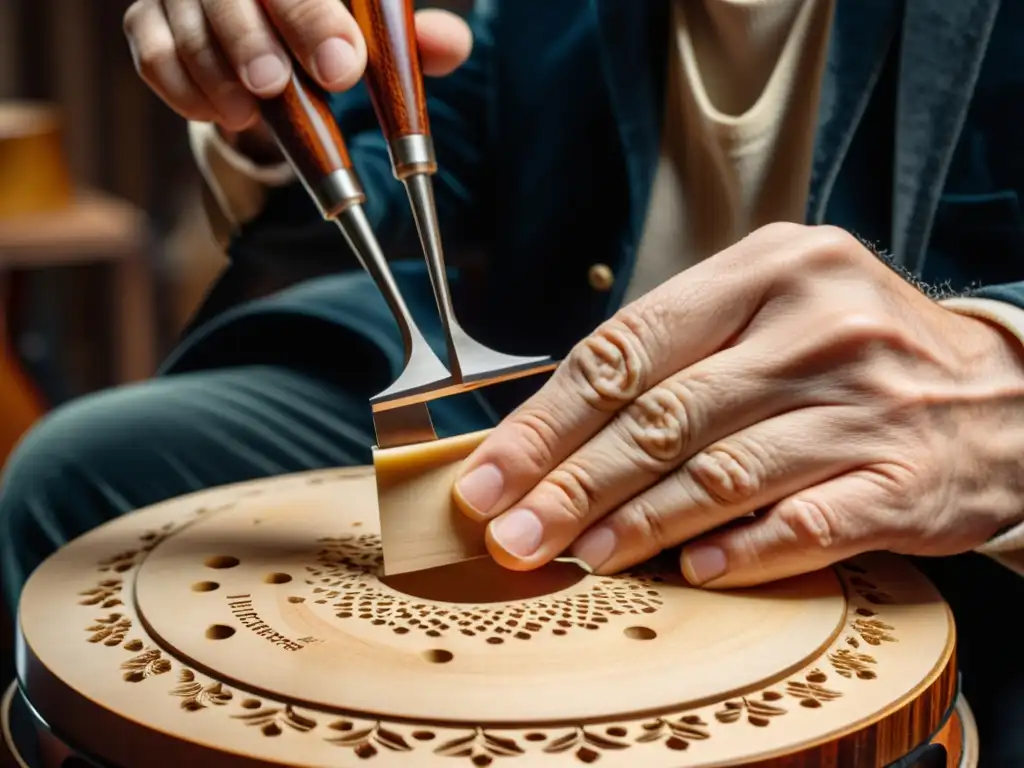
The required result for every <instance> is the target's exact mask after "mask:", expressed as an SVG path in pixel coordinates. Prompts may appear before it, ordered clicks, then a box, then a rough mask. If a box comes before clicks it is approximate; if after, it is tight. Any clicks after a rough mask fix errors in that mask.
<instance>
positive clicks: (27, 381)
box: [0, 102, 72, 465]
mask: <svg viewBox="0 0 1024 768" xmlns="http://www.w3.org/2000/svg"><path fill="white" fill-rule="evenodd" d="M71 203H72V182H71V177H70V174H69V172H68V164H67V160H66V158H65V156H64V149H63V144H62V139H61V130H60V119H59V117H58V115H57V114H56V111H55V110H53V109H52V108H49V107H47V106H45V105H39V104H28V103H19V102H6V103H0V226H3V224H4V223H5V222H15V221H17V220H19V219H20V218H21V217H24V216H29V217H36V216H40V215H45V214H52V213H56V212H58V211H62V210H64V209H66V208H67V207H68V206H69V205H71ZM11 289H12V285H11V281H10V280H9V275H7V274H4V273H0V465H2V464H3V463H4V462H6V460H7V457H8V456H9V455H10V453H11V451H13V450H14V446H15V445H16V444H17V443H18V441H19V440H20V439H21V436H22V435H23V434H24V433H25V432H27V431H28V429H29V428H30V427H31V426H32V424H33V423H35V421H36V420H37V419H38V418H39V417H40V416H42V415H43V413H45V412H46V403H45V401H44V398H43V397H42V395H41V394H40V393H39V391H38V389H37V387H36V386H35V384H34V383H33V382H32V380H31V377H30V376H29V374H28V372H27V371H26V370H25V369H24V366H22V364H21V362H20V360H19V359H18V356H17V354H16V352H15V350H14V348H13V346H12V341H11V336H10V333H9V329H8V323H7V319H8V310H9V307H10V302H11V298H12V295H11Z"/></svg>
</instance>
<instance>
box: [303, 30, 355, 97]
mask: <svg viewBox="0 0 1024 768" xmlns="http://www.w3.org/2000/svg"><path fill="white" fill-rule="evenodd" d="M356 65H357V60H356V49H355V48H353V47H352V43H350V42H349V41H348V40H342V39H341V38H340V37H329V38H327V39H326V40H324V41H323V42H322V43H320V45H318V46H317V48H316V52H314V54H313V69H314V70H315V71H316V75H317V77H318V78H320V81H321V82H322V83H323V84H324V85H338V84H340V83H342V82H344V81H345V80H348V79H350V78H351V77H352V73H353V71H354V70H355V68H356Z"/></svg>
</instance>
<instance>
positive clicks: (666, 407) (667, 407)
mask: <svg viewBox="0 0 1024 768" xmlns="http://www.w3.org/2000/svg"><path fill="white" fill-rule="evenodd" d="M694 400H695V398H694V397H693V395H692V393H691V392H690V390H689V388H688V386H687V385H686V384H685V383H683V382H681V381H667V382H665V383H663V384H659V385H658V386H656V387H654V388H652V389H650V390H648V391H647V392H645V393H644V394H643V395H641V396H640V397H639V398H637V399H636V400H635V401H634V402H633V404H632V405H630V406H629V408H627V409H626V410H625V411H624V413H623V417H622V423H623V429H624V431H625V433H626V436H627V438H628V441H629V442H630V443H631V444H633V445H635V446H636V447H637V448H638V449H639V453H640V454H641V456H642V457H643V460H644V461H645V462H646V463H653V464H654V466H653V467H651V469H653V470H654V471H664V470H665V469H666V468H671V467H673V466H675V465H676V464H677V463H678V462H680V461H681V460H682V459H683V457H684V456H685V454H686V451H687V449H688V448H689V444H690V436H691V434H692V432H693V429H692V424H693V420H692V417H691V413H690V410H691V408H692V407H693V406H692V403H693V402H694Z"/></svg>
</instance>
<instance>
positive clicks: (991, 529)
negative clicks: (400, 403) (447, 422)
mask: <svg viewBox="0 0 1024 768" xmlns="http://www.w3.org/2000/svg"><path fill="white" fill-rule="evenodd" d="M1017 346H1018V342H1016V340H1014V339H1011V338H1009V337H1007V336H1006V335H1005V334H1004V331H1003V330H1002V329H997V328H996V327H995V326H994V325H989V324H987V323H985V322H982V321H980V320H975V319H973V318H968V317H965V316H963V315H959V314H956V313H954V312H952V311H950V310H947V309H945V308H943V307H942V306H940V305H939V304H937V303H936V302H934V301H932V300H931V299H929V298H928V297H926V296H925V295H924V294H923V293H921V292H920V291H919V290H918V289H917V288H916V287H915V286H913V285H911V284H910V283H909V282H907V281H905V280H904V279H903V278H901V277H899V276H898V275H897V274H896V273H895V272H893V271H892V270H891V269H890V268H889V267H888V266H886V265H885V264H884V263H883V262H882V261H881V260H879V259H878V258H877V257H875V256H874V255H873V254H872V253H870V252H869V251H868V250H867V249H866V248H864V247H863V246H862V245H861V244H860V243H859V242H858V241H857V240H856V239H854V238H853V237H852V236H850V235H848V234H846V233H844V232H842V231H840V230H836V229H833V228H829V227H816V228H810V227H802V226H797V225H789V224H785V225H783V224H780V225H773V226H769V227H766V228H764V229H761V230H759V231H757V232H755V233H754V234H753V235H751V236H750V237H748V238H746V239H745V240H743V241H742V242H740V243H738V244H737V245H735V246H734V247H732V248H729V249H727V250H725V251H723V252H722V253H720V254H718V255H716V256H714V257H713V258H711V259H709V260H708V261H706V262H704V263H702V264H700V265H698V266H696V267H694V268H692V269H690V270H688V271H686V272H684V273H682V274H680V275H678V276H677V277H675V278H674V279H672V280H671V281H669V282H668V283H665V284H664V285H662V286H660V287H659V288H657V289H656V290H654V291H652V292H651V293H649V294H647V295H646V296H644V297H642V298H641V299H639V300H638V301H636V302H634V303H633V304H631V305H629V306H627V307H625V308H624V309H622V310H621V311H620V312H619V313H618V314H617V315H616V316H615V317H614V318H612V319H611V320H609V321H608V322H606V323H604V324H603V325H602V326H601V327H600V328H598V329H597V330H596V331H595V332H594V333H593V334H591V335H590V336H589V337H588V338H586V339H584V340H583V341H582V342H581V343H580V344H579V345H577V346H576V348H575V349H574V350H573V351H572V353H571V354H570V355H569V356H568V358H567V359H566V360H565V361H564V362H563V363H562V365H561V366H560V367H559V368H558V370H557V371H556V372H555V373H554V375H553V376H552V378H551V380H550V381H549V382H548V383H547V384H546V385H545V386H544V387H543V388H542V390H541V391H540V392H538V394H537V395H535V396H534V397H533V398H531V399H530V400H529V401H527V402H526V403H525V404H524V405H523V406H522V407H521V408H519V409H518V410H517V411H516V412H515V413H513V414H512V415H510V416H509V417H508V418H507V419H505V420H504V421H503V422H502V423H501V424H500V425H499V426H498V427H497V428H496V429H495V430H494V432H493V433H492V434H491V435H490V436H489V437H488V438H487V440H486V441H485V442H484V443H483V444H482V445H481V446H480V447H479V448H478V450H477V451H476V452H475V453H474V454H473V455H472V456H471V457H470V458H469V459H468V460H467V462H466V463H465V466H464V469H463V470H462V474H461V479H460V480H459V482H458V483H457V485H456V489H457V490H456V501H457V502H458V503H459V504H460V506H462V507H463V508H464V509H466V510H467V514H470V515H471V516H473V517H477V518H478V519H485V520H490V521H491V522H490V524H489V525H488V529H487V546H488V548H489V550H490V552H491V553H492V555H493V556H494V557H495V559H496V560H498V562H500V563H501V564H503V565H504V566H506V567H508V568H512V569H518V570H525V569H531V568H535V567H537V566H540V565H542V564H543V563H545V562H547V561H549V560H551V559H552V558H554V557H556V556H559V555H561V554H563V553H567V554H571V555H574V556H576V557H578V558H579V559H581V560H583V561H585V562H587V563H588V564H589V565H590V566H591V567H593V568H594V569H595V570H596V571H597V572H599V573H609V572H614V571H618V570H621V569H623V568H626V567H629V566H631V565H634V564H636V563H638V562H641V561H643V560H645V559H647V558H649V557H651V556H653V555H655V554H657V553H658V552H659V551H661V550H663V549H667V548H670V547H673V546H675V545H679V544H684V545H685V546H684V548H683V550H682V554H681V566H682V569H683V574H684V575H685V576H686V578H687V579H688V580H689V581H690V582H691V583H694V584H703V585H707V586H710V587H732V586H742V585H751V584H756V583H761V582H766V581H772V580H775V579H779V578H784V577H787V576H792V575H795V574H798V573H804V572H808V571H812V570H816V569H818V568H821V567H823V566H826V565H829V564H831V563H833V562H836V561H838V560H841V559H843V558H846V557H849V556H852V555H855V554H858V553H861V552H865V551H870V550H890V551H895V552H900V553H905V554H918V555H944V554H954V553H959V552H963V551H968V550H970V549H973V548H974V547H977V546H978V545H980V544H982V543H984V542H985V541H986V540H987V539H989V538H990V537H991V536H993V535H994V534H995V533H996V532H998V531H1000V530H1001V529H1003V528H1005V527H1007V526H1010V525H1013V524H1015V523H1017V522H1020V521H1021V520H1022V519H1024V473H1022V472H1021V464H1022V461H1024V363H1022V362H1021V355H1020V352H1019V350H1018V349H1017ZM751 513H757V514H751ZM741 518H742V519H741ZM734 521H737V522H738V524H736V525H730V524H731V523H733V522H734Z"/></svg>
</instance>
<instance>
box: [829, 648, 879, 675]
mask: <svg viewBox="0 0 1024 768" xmlns="http://www.w3.org/2000/svg"><path fill="white" fill-rule="evenodd" d="M828 660H829V663H830V664H831V665H832V668H833V669H834V670H835V671H836V673H837V674H839V675H842V676H843V677H846V678H851V677H853V676H855V675H856V676H857V677H858V678H859V679H861V680H874V679H875V678H876V677H878V675H877V674H875V671H874V670H873V669H871V666H872V665H875V664H877V663H878V662H877V661H875V659H874V657H872V656H869V655H868V654H866V653H856V652H854V651H852V650H850V649H849V648H837V649H836V650H835V651H833V652H832V653H830V654H829V655H828Z"/></svg>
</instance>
